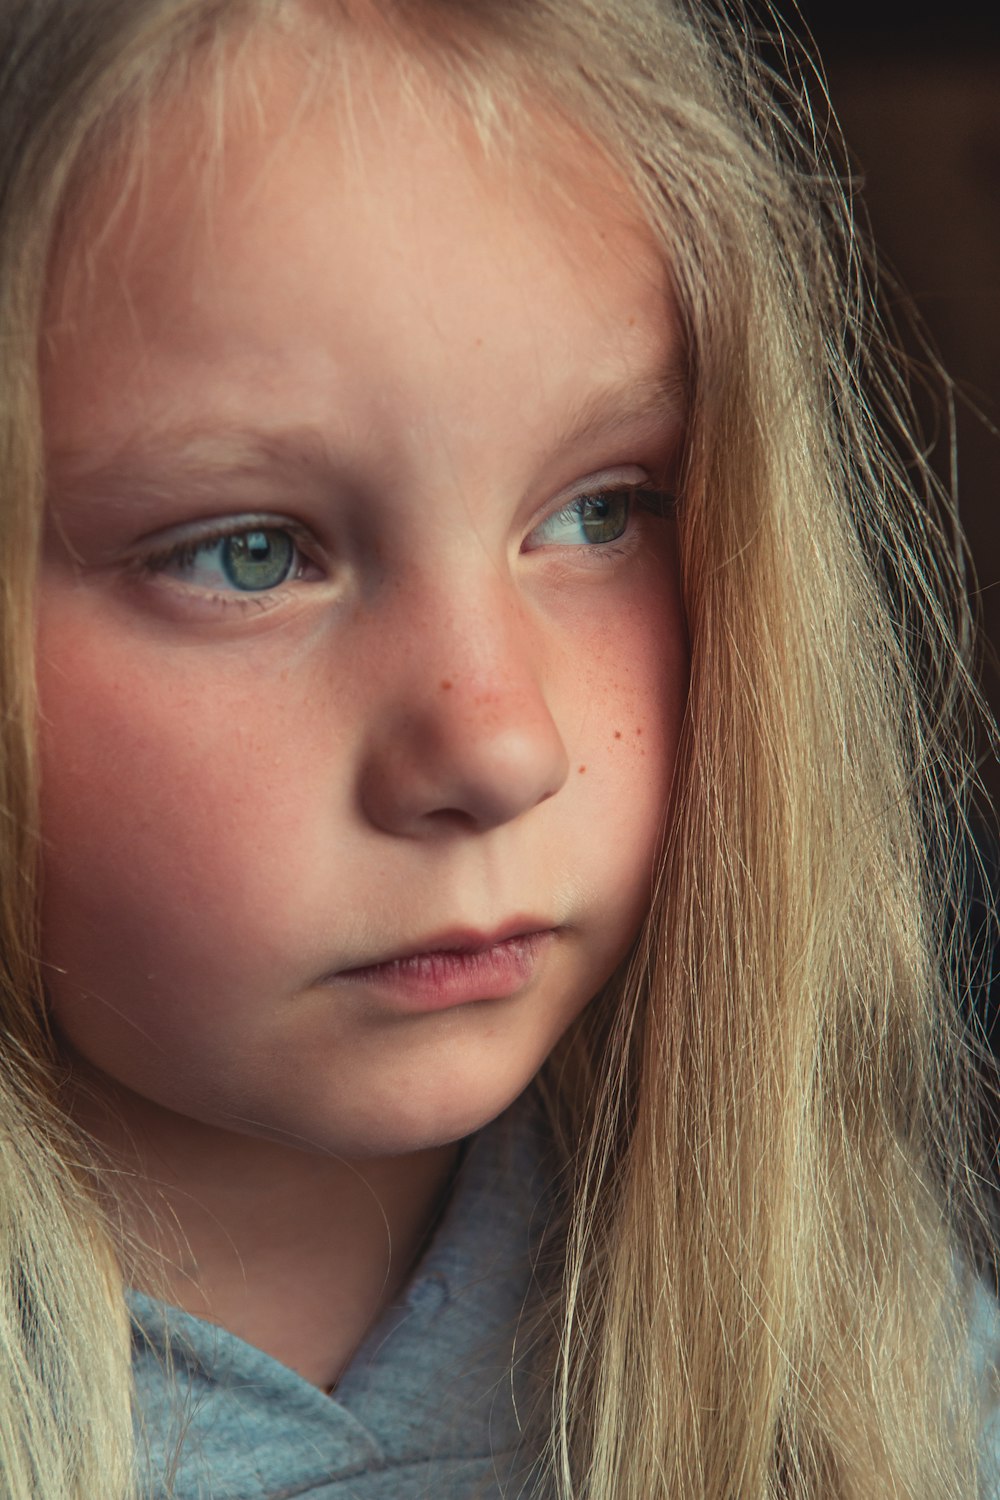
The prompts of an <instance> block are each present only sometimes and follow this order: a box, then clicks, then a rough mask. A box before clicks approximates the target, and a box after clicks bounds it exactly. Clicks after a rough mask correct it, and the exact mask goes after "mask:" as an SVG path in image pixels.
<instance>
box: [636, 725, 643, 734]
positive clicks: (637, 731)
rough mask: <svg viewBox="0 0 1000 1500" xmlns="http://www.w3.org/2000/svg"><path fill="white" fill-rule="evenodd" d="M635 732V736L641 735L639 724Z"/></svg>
mask: <svg viewBox="0 0 1000 1500" xmlns="http://www.w3.org/2000/svg"><path fill="white" fill-rule="evenodd" d="M635 732H636V734H641V733H642V725H641V724H640V725H639V726H638V727H637V729H636V731H635Z"/></svg>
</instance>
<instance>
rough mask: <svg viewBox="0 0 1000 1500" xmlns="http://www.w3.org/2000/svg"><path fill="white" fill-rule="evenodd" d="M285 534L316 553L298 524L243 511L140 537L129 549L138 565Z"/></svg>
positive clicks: (313, 540)
mask: <svg viewBox="0 0 1000 1500" xmlns="http://www.w3.org/2000/svg"><path fill="white" fill-rule="evenodd" d="M254 530H259V531H287V532H288V534H289V536H291V537H292V538H293V540H294V541H295V542H296V544H297V545H303V546H309V545H310V544H311V546H312V548H313V550H314V551H318V550H320V544H319V542H318V541H317V540H316V538H315V536H314V534H313V533H312V532H311V531H310V530H309V529H308V527H305V526H303V525H302V524H301V523H300V522H298V521H293V520H291V519H290V518H289V517H288V516H279V515H273V514H267V513H264V512H258V511H247V512H246V513H245V514H242V515H233V516H229V517H221V516H220V517H217V518H216V519H214V520H206V521H194V522H190V523H188V524H186V525H183V526H176V527H173V528H172V529H171V530H169V531H167V532H156V533H154V534H153V535H151V536H148V537H140V538H139V539H138V541H137V542H136V543H135V544H134V546H133V547H132V549H131V555H132V557H133V558H134V560H135V561H137V562H139V563H140V564H141V563H144V562H151V561H156V560H157V559H158V558H170V557H172V556H173V555H174V553H176V552H181V551H183V550H185V549H186V548H192V547H194V548H197V547H210V546H211V545H212V543H213V542H220V541H225V539H226V537H230V536H241V535H242V534H243V533H244V532H247V531H254Z"/></svg>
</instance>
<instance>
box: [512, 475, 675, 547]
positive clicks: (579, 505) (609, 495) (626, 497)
mask: <svg viewBox="0 0 1000 1500" xmlns="http://www.w3.org/2000/svg"><path fill="white" fill-rule="evenodd" d="M636 504H639V505H641V506H642V507H643V508H644V509H646V510H649V511H651V512H652V513H653V514H654V515H661V516H662V515H666V514H667V513H668V511H669V510H670V508H671V506H672V497H671V496H670V495H667V494H665V493H663V492H662V491H660V490H654V489H652V488H647V487H644V486H641V485H628V486H619V487H618V488H615V489H606V490H593V491H589V492H587V493H585V494H582V495H577V496H576V497H575V499H573V500H571V501H570V503H569V504H568V505H564V506H563V507H562V509H561V510H557V511H555V512H554V513H553V514H552V515H551V516H548V517H546V519H545V520H544V521H542V522H541V524H540V525H538V526H536V527H535V529H534V531H532V533H531V535H530V537H528V538H527V540H526V542H525V550H526V551H533V550H534V549H535V548H536V547H597V546H602V545H606V544H607V543H609V542H617V541H619V540H620V539H621V538H622V537H623V536H624V535H625V533H626V532H627V531H628V529H629V523H630V521H631V520H632V513H633V508H634V506H635V505H636Z"/></svg>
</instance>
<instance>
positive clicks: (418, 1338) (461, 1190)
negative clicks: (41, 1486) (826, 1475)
mask: <svg viewBox="0 0 1000 1500" xmlns="http://www.w3.org/2000/svg"><path fill="white" fill-rule="evenodd" d="M545 1140H546V1137H545V1132H544V1125H543V1121H542V1115H541V1111H540V1107H539V1105H538V1103H537V1100H536V1098H535V1096H534V1093H533V1091H532V1090H529V1091H528V1093H527V1094H525V1095H523V1096H522V1098H521V1099H519V1100H518V1101H517V1102H516V1104H514V1105H513V1106H511V1108H510V1109H509V1110H507V1111H506V1112H505V1113H504V1114H503V1115H501V1116H500V1118H499V1119H498V1120H496V1121H494V1122H493V1123H492V1124H491V1125H489V1126H487V1127H486V1128H485V1129H484V1130H482V1131H481V1132H480V1133H479V1134H478V1135H476V1136H475V1137H473V1138H472V1140H471V1141H470V1142H469V1144H468V1147H467V1150H466V1154H465V1157H464V1160H463V1162H462V1165H461V1167H460V1170H459V1173H458V1176H457V1179H456V1182H455V1186H454V1190H453V1192H452V1195H451V1199H450V1202H449V1204H448V1207H447V1209H446V1210H445V1213H444V1215H443V1217H442V1220H441V1222H440V1224H439V1226H438V1229H437V1231H436V1233H435V1235H434V1237H433V1239H432V1241H431V1243H430V1246H429V1248H428V1249H427V1251H426V1253H425V1254H424V1256H423V1258H422V1259H421V1261H420V1262H419V1264H418V1266H417V1269H416V1271H415V1273H414V1275H413V1277H412V1279H411V1280H410V1282H409V1283H408V1285H407V1287H406V1288H405V1290H404V1291H403V1293H402V1294H401V1296H400V1297H399V1299H398V1300H397V1301H396V1302H395V1303H394V1305H393V1306H392V1307H390V1308H389V1309H388V1310H387V1311H386V1313H385V1314H384V1315H383V1316H382V1317H381V1318H380V1319H379V1320H378V1322H377V1323H376V1325H375V1326H374V1327H373V1328H372V1329H371V1330H370V1332H369V1333H368V1335H367V1337H366V1338H365V1341H364V1343H363V1344H362V1345H361V1347H360V1348H359V1350H358V1351H357V1353H356V1354H355V1356H354V1358H353V1359H352V1360H351V1363H350V1365H349V1366H348V1368H347V1370H346V1371H345V1372H344V1374H343V1376H342V1377H341V1380H340V1382H339V1384H338V1385H337V1388H336V1392H335V1394H334V1395H333V1396H328V1395H325V1394H324V1393H323V1392H322V1391H320V1390H319V1389H318V1388H317V1387H316V1386H314V1385H311V1384H310V1383H309V1381H307V1380H305V1379H304V1378H303V1377H302V1376H300V1375H298V1374H296V1372H295V1371H294V1370H291V1369H289V1368H288V1367H287V1366H286V1365H283V1364H281V1363H280V1362H279V1361H278V1360H276V1359H273V1358H272V1357H271V1356H270V1355H268V1354H265V1353H263V1351H262V1350H260V1349H256V1348H254V1347H253V1346H252V1345H251V1344H247V1343H245V1342H244V1341H243V1340H242V1339H239V1338H237V1337H236V1336H235V1335H234V1334H231V1333H229V1332H228V1331H227V1330H226V1329H224V1328H219V1327H217V1326H216V1325H214V1324H210V1323H207V1322H205V1321H203V1320H202V1319H199V1318H194V1317H191V1316H189V1315H188V1314H187V1313H184V1312H182V1311H180V1310H179V1309H178V1308H175V1307H168V1306H166V1305H165V1304H164V1303H162V1302H157V1301H155V1300H154V1299H153V1298H151V1297H148V1296H146V1295H145V1294H144V1293H141V1292H136V1291H130V1292H128V1294H127V1296H128V1300H129V1305H130V1310H131V1312H132V1317H133V1354H134V1369H135V1379H136V1390H137V1429H138V1430H139V1432H140V1453H142V1451H143V1449H142V1446H141V1445H142V1442H143V1437H142V1429H143V1427H144V1430H145V1440H146V1441H147V1442H148V1467H147V1466H146V1465H144V1464H143V1463H142V1462H140V1475H142V1476H143V1485H142V1490H141V1493H142V1495H143V1497H144V1500H147V1497H148V1500H166V1497H167V1496H168V1495H169V1496H170V1500H297V1497H304V1500H501V1497H503V1500H515V1497H516V1500H537V1493H538V1492H537V1489H536V1488H535V1486H533V1484H532V1482H531V1472H530V1470H531V1465H530V1455H528V1454H526V1453H524V1452H523V1451H521V1452H520V1453H519V1446H520V1428H519V1421H518V1412H519V1411H520V1412H521V1413H522V1414H523V1413H524V1411H525V1408H526V1403H527V1402H528V1401H529V1400H530V1387H529V1385H528V1381H527V1378H526V1377H525V1375H524V1366H523V1361H522V1356H521V1352H520V1350H519V1348H518V1346H517V1344H516V1342H515V1340H516V1331H517V1327H518V1320H519V1317H520V1314H521V1311H522V1307H523V1305H524V1303H525V1301H526V1299H527V1297H528V1295H529V1293H530V1289H531V1269H530V1268H531V1262H532V1257H533V1254H534V1250H535V1248H536V1246H537V1243H538V1238H539V1235H540V1232H541V1230H542V1229H543V1228H544V1222H545V1217H546V1213H547V1201H548V1199H547V1189H546V1174H545V1172H544V1169H543V1163H544V1157H545ZM143 1330H144V1331H143ZM971 1334H972V1347H973V1357H974V1361H975V1372H974V1373H975V1378H976V1380H977V1381H979V1382H981V1383H982V1384H981V1388H982V1389H983V1391H984V1399H985V1400H986V1402H987V1405H988V1408H989V1410H990V1411H991V1412H992V1415H991V1417H990V1420H989V1422H988V1424H987V1426H986V1428H985V1429H984V1436H983V1450H982V1458H983V1468H982V1474H983V1478H982V1489H981V1494H982V1496H983V1500H1000V1406H998V1404H997V1396H996V1391H997V1380H998V1377H997V1373H996V1370H997V1364H998V1351H1000V1306H998V1304H997V1301H996V1299H995V1298H994V1296H993V1295H992V1293H991V1292H990V1290H989V1289H988V1288H987V1287H986V1286H985V1285H984V1284H983V1283H981V1282H979V1283H977V1288H976V1303H975V1308H974V1315H973V1323H972V1329H971ZM168 1348H169V1350H170V1353H171V1355H172V1358H173V1362H174V1369H175V1382H174V1385H175V1386H176V1396H175V1403H176V1399H177V1398H179V1399H180V1406H179V1407H178V1406H177V1405H176V1404H173V1405H172V1404H171V1391H172V1389H173V1386H172V1384H171V1382H170V1381H169V1380H168V1379H167V1377H166V1375H165V1371H164V1366H163V1359H164V1354H165V1351H166V1350H167V1349H168ZM168 1476H169V1477H172V1480H173V1489H172V1491H171V1490H170V1489H168V1487H167V1484H166V1479H167V1477H168Z"/></svg>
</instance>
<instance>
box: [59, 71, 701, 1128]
mask: <svg viewBox="0 0 1000 1500" xmlns="http://www.w3.org/2000/svg"><path fill="white" fill-rule="evenodd" d="M372 77H373V83H372V88H371V92H370V94H369V93H366V92H365V91H364V89H363V88H359V90H358V91H357V92H356V94H355V96H354V98H353V101H352V110H351V111H349V110H348V109H347V108H346V107H341V108H338V107H337V106H336V105H335V104H334V105H329V106H327V107H325V109H324V110H314V111H311V112H310V113H309V114H308V115H306V116H303V117H294V105H295V90H294V88H293V87H289V88H288V89H287V91H286V92H284V93H283V92H282V89H281V88H279V87H278V86H277V84H276V83H275V82H274V80H273V79H271V80H270V81H268V80H267V79H265V78H264V77H263V75H262V78H261V85H262V87H261V92H262V99H263V102H262V104H261V106H260V112H259V113H258V114H257V115H256V116H254V113H253V111H250V110H247V111H246V112H245V118H244V119H243V121H242V123H239V124H237V123H230V125H229V126H228V127H227V135H226V139H225V145H224V152H223V154H222V156H221V159H220V160H219V161H218V162H217V163H215V166H216V167H217V168H218V170H217V171H216V172H215V175H214V177H213V176H211V173H210V171H209V169H208V168H207V167H206V160H207V158H206V149H205V146H204V143H203V141H202V139H201V137H200V135H199V130H198V127H197V126H196V124H195V123H194V121H195V118H196V111H194V110H190V111H187V112H178V113H177V114H175V115H173V116H171V117H170V118H164V119H163V120H162V121H161V124H160V126H159V129H158V132H155V133H154V137H153V141H152V150H151V155H150V157H149V159H148V161H147V164H146V169H145V173H144V176H143V179H142V181H141V183H140V184H139V186H138V187H137V189H136V191H135V192H134V194H133V196H132V197H131V198H130V199H128V200H127V201H126V204H125V211H124V212H123V213H122V214H120V215H119V216H118V217H117V218H113V219H112V220H111V221H110V223H111V227H110V229H109V228H108V224H109V216H108V204H107V202H104V201H102V200H101V195H100V193H97V192H95V193H94V194H93V195H92V198H91V202H90V206H89V208H88V210H87V212H86V213H84V215H83V218H82V222H79V223H78V226H77V230H76V232H75V235H74V237H73V238H74V245H76V246H87V252H86V256H85V255H84V253H83V252H82V251H81V252H79V253H77V251H76V250H75V249H74V246H73V245H71V246H70V248H69V250H68V252H67V254H66V256H65V257H64V264H63V266H62V267H61V269H60V272H59V276H58V277H57V278H56V281H55V283H54V292H53V299H52V304H51V308H50V316H49V321H48V326H47V334H46V339H45V342H44V369H43V382H44V384H43V391H44V410H45V421H46V430H47V442H48V447H49V461H50V472H51V482H50V488H51V503H50V510H49V517H48V527H47V536H46V542H45V551H44V560H43V569H42V584H41V603H40V622H39V635H38V669H39V675H40V685H41V695H42V707H43V720H42V754H43V826H44V836H45V901H44V942H45V958H46V961H47V965H48V967H47V978H48V986H49V992H50V996H51V1005H52V1009H53V1013H54V1017H55V1021H56V1024H57V1027H58V1029H59V1031H60V1033H61V1035H62V1037H63V1039H64V1041H65V1043H66V1044H67V1047H68V1050H69V1053H70V1055H76V1056H77V1057H78V1058H82V1059H84V1060H85V1062H86V1063H87V1064H88V1065H89V1067H88V1071H93V1072H94V1074H95V1076H96V1077H97V1078H98V1080H101V1079H110V1080H113V1083H114V1085H115V1093H116V1095H117V1096H118V1097H119V1098H120V1099H123V1100H125V1101H126V1103H127V1102H128V1101H129V1100H131V1101H133V1103H134V1106H135V1109H136V1110H137V1111H140V1110H141V1111H144V1112H145V1115H146V1117H147V1118H148V1117H149V1116H150V1114H151V1113H152V1114H153V1115H155V1114H156V1112H157V1111H162V1110H167V1111H171V1112H173V1113H174V1114H175V1115H176V1114H180V1115H182V1116H185V1117H187V1118H188V1120H189V1121H199V1122H203V1123H204V1124H207V1125H211V1126H223V1127H225V1128H228V1129H234V1130H237V1131H239V1132H242V1133H245V1134H250V1135H257V1136H263V1137H268V1138H271V1139H280V1140H285V1141H288V1140H292V1141H294V1142H295V1143H296V1144H301V1145H303V1146H306V1147H314V1148H316V1149H323V1150H332V1151H336V1152H339V1153H342V1154H347V1155H350V1154H353V1155H360V1156H365V1155H374V1154H381V1153H397V1152H403V1151H408V1150H414V1149H417V1148H420V1147H423V1146H427V1145H430V1144H435V1143H437V1144H440V1143H443V1142H445V1141H449V1140H455V1139H457V1138H459V1137H460V1136H462V1135H465V1134H467V1133H468V1132H470V1131H472V1130H474V1129H476V1128H478V1127H479V1126H481V1125H482V1124H484V1123H485V1122H486V1121H488V1120H489V1119H491V1118H492V1117H493V1116H495V1115H496V1114H497V1113H499V1112H500V1111H501V1110H502V1109H503V1108H505V1107H506V1105H507V1104H508V1103H509V1102H510V1101H511V1100H513V1099H514V1098H515V1097H516V1096H517V1094H518V1093H519V1092H520V1091H521V1090H522V1089H523V1088H524V1087H525V1086H526V1085H527V1083H528V1082H529V1080H530V1079H531V1077H532V1076H533V1074H534V1073H535V1072H536V1071H537V1069H538V1068H539V1066H540V1065H541V1063H542V1062H543V1060H544V1059H545V1057H546V1055H547V1054H548V1052H549V1051H550V1050H551V1048H552V1047H553V1045H554V1043H555V1042H556V1040H557V1039H558V1038H559V1036H560V1035H561V1033H562V1032H563V1031H564V1030H565V1028H566V1027H567V1026H568V1024H569V1023H570V1022H571V1021H572V1020H573V1018H574V1017H575V1016H577V1015H578V1014H579V1012H580V1011H581V1010H582V1008H583V1007H584V1006H585V1005H586V1003H587V1001H588V1000H589V999H590V998H591V997H592V996H593V995H594V994H595V992H596V991H597V989H598V988H599V987H600V986H601V984H602V983H603V982H604V981H605V980H606V979H607V978H608V976H609V975H610V974H611V972H612V971H613V970H614V968H615V967H616V965H617V964H618V963H619V961H620V960H621V959H622V958H623V956H624V955H625V954H626V952H627V950H628V948H629V946H630V944H631V942H632V940H633V938H634V937H635V934H636V931H637V929H638V926H639V923H640V921H641V918H642V915H643V913H644V911H645V910H646V909H647V907H648V903H649V897H650V882H651V875H652V871H653V866H654V859H655V854H656V850H657V846H658V843H659V839H660V835H661V831H662V826H663V821H664V814H665V809H666V804H667V799H668V791H669V784H670V777H671V769H672V764H673V760H674V754H675V747H676V742H677V736H678V730H679V724H680V720H681V715H682V711H683V705H684V700H685V691H686V673H687V656H686V646H685V634H684V627H683V621H682V614H681V606H680V602H679V589H678V578H677V566H676V557H675V535H674V529H673V524H672V522H671V521H670V520H669V518H668V519H664V518H663V517H662V516H661V515H658V514H656V510H657V504H656V501H655V498H653V497H652V496H651V495H650V494H647V493H646V492H645V491H643V489H642V487H643V486H647V487H650V486H651V487H653V488H656V487H658V486H661V485H669V475H670V471H671V467H672V464H673V462H674V460H675V456H676V447H677V444H678V440H679V420H680V418H679V413H678V411H677V410H676V409H673V408H672V406H671V391H672V390H673V389H674V388H675V386H676V385H677V379H676V373H675V372H676V370H677V367H678V363H679V359H680V348H679V340H678V330H677V323H676V319H675V316H674V313H673V310H672V305H671V300H670V294H669V290H668V285H667V278H666V275H665V272H664V270H663V267H662V264H661V261H660V258H659V256H658V254H657V253H656V251H655V250H654V248H653V245H652V243H651V242H650V239H649V237H648V235H647V233H646V232H644V230H643V229H642V228H641V227H640V225H639V223H638V220H637V218H635V217H634V216H633V214H632V212H631V211H630V209H629V207H628V202H627V199H626V197H625V195H624V192H623V191H622V190H620V189H619V187H618V185H617V184H616V182H615V180H614V178H613V177H612V176H611V174H610V173H609V171H608V169H607V168H606V167H605V166H604V165H602V162H601V160H600V159H599V158H598V157H597V156H596V154H593V153H592V151H591V149H590V148H588V147H586V146H584V145H583V144H576V145H568V144H566V143H565V142H564V143H563V144H562V145H560V146H558V147H557V146H556V144H555V143H554V142H553V144H552V146H551V152H550V155H551V158H552V160H551V164H550V167H549V170H548V174H547V175H546V174H545V173H542V172H537V171H535V170H534V169H529V167H528V166H527V165H525V164H522V165H521V166H520V167H518V166H501V165H498V164H496V163H493V164H487V163H486V161H485V159H484V158H483V156H482V155H481V153H480V152H479V150H478V149H477V147H476V145H475V144H474V140H473V135H472V131H471V129H470V128H467V127H465V126H463V125H462V124H461V123H459V122H456V121H453V120H451V117H450V116H447V117H446V113H445V111H444V108H443V106H441V105H440V103H437V104H435V101H434V99H433V97H432V95H431V93H430V91H429V90H428V94H427V98H426V99H425V100H424V101H423V107H418V105H417V104H416V103H414V102H412V100H411V102H409V103H404V102H403V101H402V99H401V97H400V92H399V91H398V89H397V88H396V86H395V85H394V83H393V80H392V78H391V76H390V75H389V72H388V70H386V71H385V72H384V73H383V74H382V75H381V77H380V76H379V74H378V70H375V71H374V72H373V74H372ZM435 110H437V113H435ZM546 129H547V127H546V126H545V123H544V121H543V119H542V118H541V117H539V120H538V122H537V130H538V134H539V137H540V138H544V135H545V131H546ZM209 180H210V181H211V184H212V185H211V186H210V187H206V182H208V181H209ZM546 181H548V182H549V183H550V184H551V187H550V188H549V189H548V190H546V188H545V186H544V183H545V182H546ZM571 205H572V206H571ZM88 213H89V214H91V215H92V216H93V217H92V219H89V220H88V217H87V214H88ZM98 231H103V233H98ZM647 507H648V508H647ZM525 933H533V934H537V936H535V937H533V938H531V939H524V940H523V941H514V942H506V943H504V942H501V941H500V940H502V939H506V938H509V937H510V936H511V935H512V934H514V935H518V934H525ZM456 948H457V949H466V950H468V949H475V948H485V949H487V950H489V951H487V952H486V953H485V955H480V956H479V957H472V956H470V954H469V952H466V953H465V956H464V957H455V956H454V955H452V956H451V957H447V956H441V951H442V950H453V949H456ZM427 950H433V951H437V953H438V957H437V958H433V957H432V958H425V959H424V961H423V962H422V963H418V962H416V961H413V962H410V963H408V964H407V963H403V964H393V963H392V962H391V961H392V960H395V959H398V958H401V957H402V958H405V957H406V956H408V955H413V954H415V953H418V952H422V951H427ZM379 965H381V966H382V967H381V968H379V967H376V966H379ZM373 969H374V971H373ZM357 971H361V972H357Z"/></svg>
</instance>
